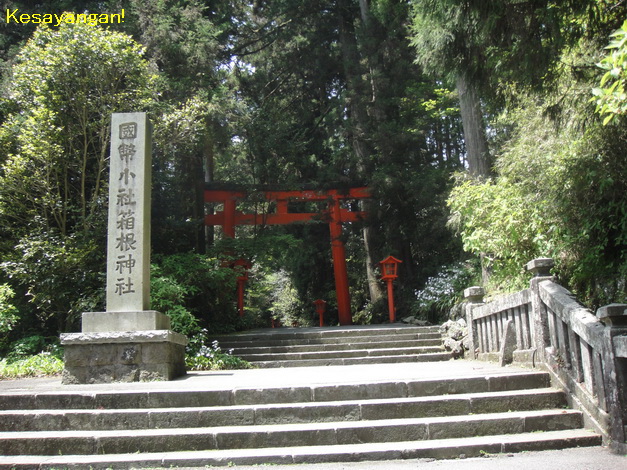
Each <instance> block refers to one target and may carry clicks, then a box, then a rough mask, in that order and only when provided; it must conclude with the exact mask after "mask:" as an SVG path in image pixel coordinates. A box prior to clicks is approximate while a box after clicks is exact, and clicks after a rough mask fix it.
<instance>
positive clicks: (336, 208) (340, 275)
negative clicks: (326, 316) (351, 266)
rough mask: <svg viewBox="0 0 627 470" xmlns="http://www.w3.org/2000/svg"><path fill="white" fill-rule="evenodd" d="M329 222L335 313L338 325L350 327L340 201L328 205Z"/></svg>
mask: <svg viewBox="0 0 627 470" xmlns="http://www.w3.org/2000/svg"><path fill="white" fill-rule="evenodd" d="M329 205H330V207H329V212H330V214H331V222H330V223H329V230H330V232H331V254H332V255H333V273H334V274H335V290H336V294H337V311H338V316H339V321H340V325H352V324H353V318H352V315H351V299H350V292H349V290H348V272H347V270H346V250H345V249H344V242H343V241H342V219H341V214H340V201H339V200H338V199H334V200H333V201H332V202H331V203H329Z"/></svg>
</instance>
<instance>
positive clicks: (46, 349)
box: [0, 335, 63, 380]
mask: <svg viewBox="0 0 627 470" xmlns="http://www.w3.org/2000/svg"><path fill="white" fill-rule="evenodd" d="M62 358H63V351H62V349H61V348H60V346H59V343H58V338H56V337H55V338H45V337H43V336H41V335H31V336H27V337H24V338H20V339H19V340H17V341H14V342H13V343H11V345H10V348H9V353H8V354H7V356H6V358H4V359H2V360H0V380H2V379H16V378H21V377H41V376H49V375H57V374H60V373H61V371H62V370H63V359H62Z"/></svg>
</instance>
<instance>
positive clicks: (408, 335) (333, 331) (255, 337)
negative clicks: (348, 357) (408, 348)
mask: <svg viewBox="0 0 627 470" xmlns="http://www.w3.org/2000/svg"><path fill="white" fill-rule="evenodd" d="M439 336H440V330H439V327H437V326H396V325H389V326H382V325H379V326H377V327H327V328H267V329H262V330H258V331H247V332H244V333H233V334H229V335H219V336H215V337H214V338H213V339H214V340H216V341H218V342H219V343H220V344H221V345H222V344H223V343H224V344H226V343H231V342H238V343H240V342H255V343H257V342H260V341H281V342H293V343H292V344H328V343H329V342H331V343H338V342H341V341H339V340H348V339H350V340H351V341H353V340H356V341H367V340H368V339H369V338H370V339H377V340H381V341H388V340H390V341H394V340H408V339H433V338H436V337H439ZM357 338H360V339H359V340H358V339H357ZM286 344H287V343H286Z"/></svg>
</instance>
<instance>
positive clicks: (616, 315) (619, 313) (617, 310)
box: [597, 304, 627, 325]
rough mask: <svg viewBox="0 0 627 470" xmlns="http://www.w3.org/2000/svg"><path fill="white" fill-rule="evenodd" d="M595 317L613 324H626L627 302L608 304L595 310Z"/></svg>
mask: <svg viewBox="0 0 627 470" xmlns="http://www.w3.org/2000/svg"><path fill="white" fill-rule="evenodd" d="M597 318H598V319H599V320H600V321H602V322H604V323H609V324H614V325H619V324H620V325H622V324H627V304H609V305H606V306H604V307H601V308H599V309H598V310H597Z"/></svg>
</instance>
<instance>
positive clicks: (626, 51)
mask: <svg viewBox="0 0 627 470" xmlns="http://www.w3.org/2000/svg"><path fill="white" fill-rule="evenodd" d="M611 38H612V40H611V41H610V44H609V45H608V46H607V47H606V49H607V50H608V54H607V55H606V56H605V57H604V58H603V60H601V62H599V63H598V64H597V65H598V67H600V68H601V69H603V70H605V71H606V72H605V74H604V75H603V77H602V78H601V81H600V84H599V85H600V86H599V87H598V88H593V89H592V93H593V94H594V96H595V97H596V98H595V99H594V100H595V101H596V104H597V112H598V113H599V114H600V115H601V116H604V119H603V124H609V123H610V122H615V123H617V122H618V120H619V119H620V117H621V116H623V115H625V114H626V113H627V90H626V89H625V88H626V85H627V21H625V22H624V23H623V25H622V27H621V28H620V29H619V30H617V31H615V32H614V33H613V34H612V35H611Z"/></svg>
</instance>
